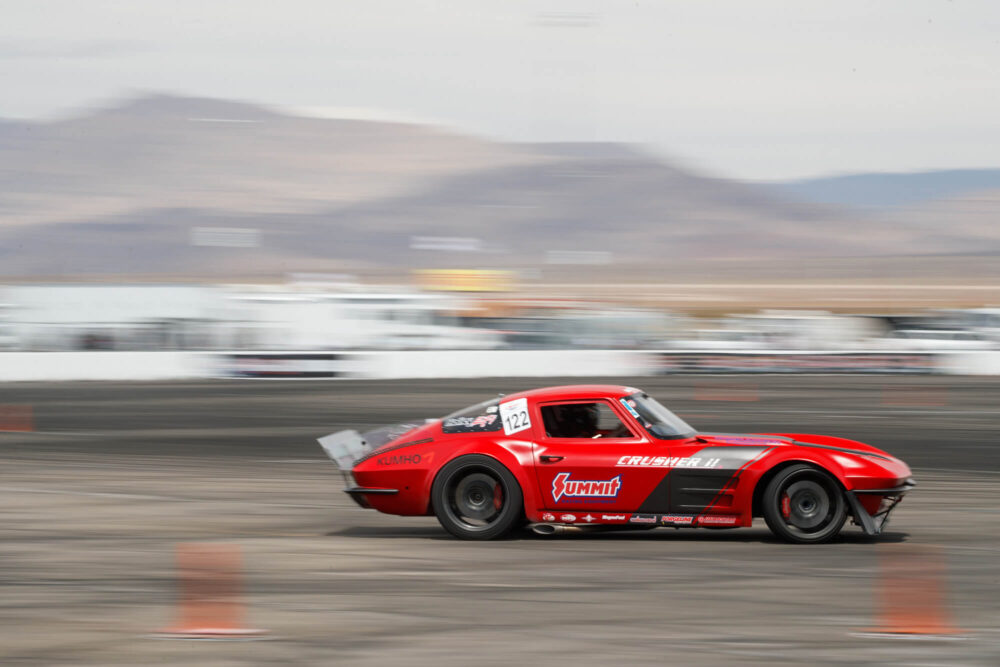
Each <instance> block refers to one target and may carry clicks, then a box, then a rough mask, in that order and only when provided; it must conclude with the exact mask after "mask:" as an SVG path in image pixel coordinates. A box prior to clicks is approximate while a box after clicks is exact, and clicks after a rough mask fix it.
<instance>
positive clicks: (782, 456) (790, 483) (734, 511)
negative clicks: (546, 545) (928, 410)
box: [320, 385, 914, 543]
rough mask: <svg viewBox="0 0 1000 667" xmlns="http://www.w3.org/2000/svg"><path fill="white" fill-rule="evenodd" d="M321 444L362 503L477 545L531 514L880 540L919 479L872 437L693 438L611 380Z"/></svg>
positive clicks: (614, 523) (546, 524)
mask: <svg viewBox="0 0 1000 667" xmlns="http://www.w3.org/2000/svg"><path fill="white" fill-rule="evenodd" d="M320 444H321V445H322V446H323V449H324V450H325V451H326V453H327V455H328V456H330V458H332V459H333V460H334V461H335V462H336V463H337V465H338V466H339V467H340V469H341V470H342V471H343V473H344V475H345V477H346V478H347V481H348V487H349V488H347V490H346V491H347V493H348V494H350V496H351V497H352V498H353V499H354V500H355V501H357V503H358V504H359V505H361V506H362V507H368V508H374V509H377V510H379V511H380V512H385V513H388V514H400V515H405V516H427V515H431V514H434V515H435V516H437V518H438V521H440V522H441V525H442V526H443V527H444V528H445V530H447V531H448V532H450V533H451V534H453V535H455V536H456V537H460V538H464V539H472V540H488V539H494V538H498V537H502V536H504V535H506V534H508V533H510V532H511V531H512V530H514V529H515V528H518V527H520V526H522V525H523V524H524V522H525V521H527V522H529V523H531V524H532V529H533V530H534V531H535V532H538V533H543V534H550V533H554V532H560V531H563V530H567V529H570V530H576V529H578V527H579V528H582V527H584V526H594V527H601V528H604V529H605V530H607V529H612V528H619V529H621V528H631V529H635V528H652V527H655V526H668V527H673V528H681V527H700V528H737V527H741V526H750V525H751V524H752V522H753V519H754V517H758V516H762V517H763V518H764V520H765V521H766V522H767V525H768V527H769V528H770V529H771V531H772V532H773V533H774V534H775V535H777V536H778V537H780V538H783V539H785V540H788V541H790V542H802V543H818V542H825V541H827V540H830V539H831V538H833V537H834V536H835V535H837V533H839V532H840V529H841V528H842V527H843V525H844V522H845V521H846V520H847V517H848V516H850V517H852V518H853V520H854V523H855V524H857V525H859V526H860V527H861V529H862V530H863V531H864V532H865V533H866V534H868V535H878V534H879V533H880V532H881V531H882V529H883V527H884V526H885V525H886V522H887V521H888V519H889V514H890V513H891V512H892V510H893V509H894V508H895V507H896V505H897V504H898V503H899V501H900V500H901V499H902V497H903V495H904V494H906V492H907V491H909V490H910V489H912V488H913V487H914V482H913V480H912V479H911V477H910V469H909V468H908V467H907V465H906V464H905V463H903V462H902V461H900V460H899V459H897V458H894V457H892V456H890V455H889V454H886V453H885V452H883V451H881V450H879V449H876V448H875V447H872V446H870V445H865V444H862V443H860V442H855V441H852V440H845V439H843V438H834V437H829V436H819V435H802V434H798V433H778V434H759V433H758V434H749V435H736V434H728V433H700V432H698V431H695V430H694V428H692V427H691V426H688V425H687V424H686V423H685V422H684V421H683V420H682V419H680V418H679V417H678V416H677V415H675V414H674V413H672V412H671V411H670V410H668V409H667V408H665V407H663V406H662V405H661V404H660V403H659V402H657V400H656V399H655V398H653V397H651V396H650V395H648V394H646V393H645V392H643V391H641V390H639V389H634V388H632V387H620V386H609V385H576V386H568V387H549V388H546V389H534V390H531V391H524V392H520V393H518V394H513V395H511V396H500V397H498V398H493V399H490V400H488V401H484V402H482V403H477V404H476V405H473V406H471V407H468V408H465V409H464V410H459V411H458V412H455V413H453V414H450V415H448V416H447V417H443V418H441V419H430V420H427V421H426V422H425V423H422V424H402V425H400V426H395V427H389V428H384V429H379V430H377V431H371V432H369V433H365V434H363V435H362V434H359V433H358V432H357V431H340V432H338V433H334V434H331V435H328V436H326V437H324V438H320ZM571 527H573V528H571Z"/></svg>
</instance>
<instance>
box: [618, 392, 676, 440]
mask: <svg viewBox="0 0 1000 667" xmlns="http://www.w3.org/2000/svg"><path fill="white" fill-rule="evenodd" d="M619 400H620V401H621V404H622V405H624V406H625V409H626V410H628V411H629V412H630V413H631V414H632V416H633V417H635V418H636V420H637V421H638V422H639V423H640V424H642V427H643V428H645V429H646V430H647V431H648V432H649V434H650V435H651V436H653V437H654V438H659V439H660V440H675V439H677V438H688V437H691V436H692V435H694V432H695V431H694V429H693V428H692V427H691V426H690V425H689V424H688V423H687V422H685V421H684V420H683V419H681V418H680V417H678V416H677V415H675V414H674V413H673V412H671V411H670V410H667V409H666V408H665V407H663V406H662V405H661V404H660V402H659V401H657V400H656V399H655V398H653V397H652V396H650V395H649V394H647V393H645V392H637V393H635V394H632V395H631V396H628V397H626V398H621V399H619Z"/></svg>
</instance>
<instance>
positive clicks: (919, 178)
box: [773, 169, 1000, 208]
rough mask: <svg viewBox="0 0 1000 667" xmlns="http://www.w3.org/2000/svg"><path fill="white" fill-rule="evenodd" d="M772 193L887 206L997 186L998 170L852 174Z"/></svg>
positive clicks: (999, 185) (824, 201) (787, 186)
mask: <svg viewBox="0 0 1000 667" xmlns="http://www.w3.org/2000/svg"><path fill="white" fill-rule="evenodd" d="M773 187H774V189H775V192H776V193H777V194H779V195H781V196H786V197H791V198H794V199H798V200H800V201H803V202H812V203H818V204H830V205H835V206H852V207H856V208H887V207H893V206H912V205H915V204H923V203H925V202H929V201H934V200H938V199H952V198H956V197H961V196H963V195H967V194H970V193H974V192H978V191H981V190H994V189H1000V169H951V170H945V171H924V172H915V173H908V174H906V173H904V174H851V175H847V176H832V177H828V178H811V179H806V180H801V181H789V182H787V183H777V184H774V186H773Z"/></svg>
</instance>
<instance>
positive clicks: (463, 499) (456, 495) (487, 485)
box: [445, 470, 507, 530]
mask: <svg viewBox="0 0 1000 667" xmlns="http://www.w3.org/2000/svg"><path fill="white" fill-rule="evenodd" d="M504 491H505V490H504V485H503V481H502V480H500V479H498V478H497V477H494V476H493V475H492V474H490V473H488V472H485V471H474V472H470V471H468V470H464V471H459V473H458V474H456V475H455V476H454V477H453V478H452V479H451V480H449V484H448V487H447V501H448V502H447V505H446V508H445V509H446V511H447V512H448V514H449V515H450V516H451V518H452V519H453V520H454V521H455V522H457V523H459V524H461V525H462V527H463V528H465V529H467V530H486V529H487V528H489V527H490V526H491V525H493V524H494V523H495V522H496V521H497V519H499V518H500V516H501V514H503V511H504V508H505V507H506V501H505V498H506V497H507V494H506V493H505V492H504Z"/></svg>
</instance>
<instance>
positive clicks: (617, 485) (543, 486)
mask: <svg viewBox="0 0 1000 667" xmlns="http://www.w3.org/2000/svg"><path fill="white" fill-rule="evenodd" d="M584 410H586V411H589V412H590V413H591V415H592V416H595V417H596V424H595V427H596V428H595V429H594V432H591V431H590V430H587V428H586V427H583V426H581V425H580V424H578V423H575V421H574V419H573V418H572V417H570V418H565V415H567V414H569V415H572V414H574V412H582V411H584ZM560 415H562V416H563V418H562V419H560V418H559V416H560ZM532 419H533V429H534V431H533V434H534V447H533V450H534V463H535V475H536V479H537V480H538V485H539V490H540V493H541V498H542V499H543V507H544V508H545V509H546V510H548V514H549V516H550V517H551V518H548V519H546V520H548V521H557V522H561V523H574V522H584V523H590V522H593V521H599V522H604V523H614V522H626V521H629V520H630V514H631V513H632V512H633V511H635V510H637V509H638V507H639V506H640V505H641V504H642V502H643V501H644V500H645V498H646V497H647V496H648V495H649V494H650V493H651V492H652V491H653V490H654V489H655V488H656V487H657V485H658V484H659V482H660V480H661V479H662V478H663V475H664V474H665V473H666V470H665V469H663V468H653V467H639V466H633V467H626V466H619V465H618V464H619V462H620V461H621V460H622V458H623V457H625V458H626V459H631V458H632V457H639V458H643V457H656V456H665V455H666V446H665V445H664V444H663V443H661V442H658V441H654V440H653V439H651V438H649V437H648V436H647V435H646V434H645V433H644V432H643V431H642V430H641V429H639V428H637V425H636V424H635V423H634V422H633V421H632V420H631V419H630V418H629V417H628V415H627V414H626V413H625V412H624V410H622V408H621V406H619V405H617V404H616V403H615V402H613V401H610V400H607V399H603V398H595V399H578V400H565V401H546V402H540V403H537V404H535V405H534V406H533V414H532ZM567 423H568V424H570V426H569V427H567V426H566V424H567ZM666 509H667V508H666V507H664V508H663V511H666ZM653 521H655V519H653Z"/></svg>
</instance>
